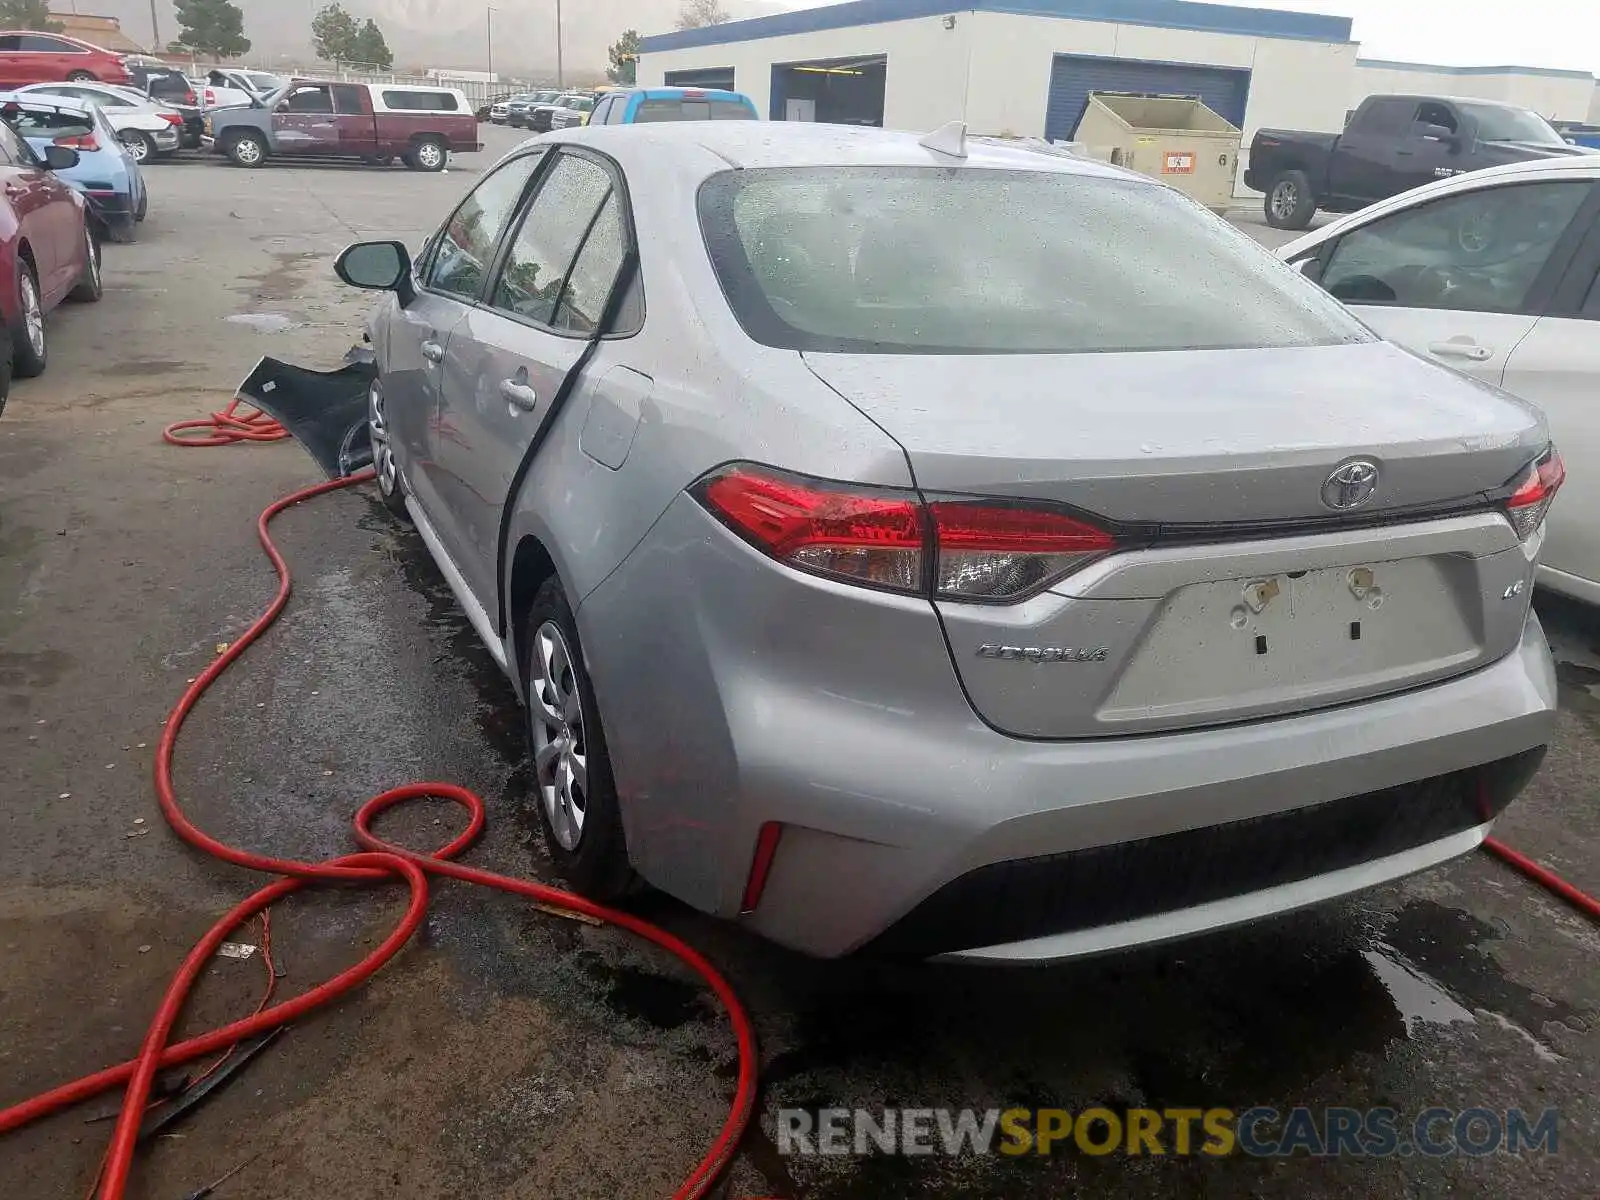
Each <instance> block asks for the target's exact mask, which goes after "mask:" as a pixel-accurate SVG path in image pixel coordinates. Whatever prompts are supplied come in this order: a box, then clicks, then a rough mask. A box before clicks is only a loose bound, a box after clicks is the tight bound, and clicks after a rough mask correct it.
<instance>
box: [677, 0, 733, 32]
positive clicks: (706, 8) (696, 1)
mask: <svg viewBox="0 0 1600 1200" xmlns="http://www.w3.org/2000/svg"><path fill="white" fill-rule="evenodd" d="M732 19H733V18H731V17H730V16H728V10H727V9H725V8H723V7H722V0H683V7H682V8H680V9H679V10H678V28H679V29H699V28H700V27H701V26H702V25H721V24H722V23H723V22H724V21H730V20H732Z"/></svg>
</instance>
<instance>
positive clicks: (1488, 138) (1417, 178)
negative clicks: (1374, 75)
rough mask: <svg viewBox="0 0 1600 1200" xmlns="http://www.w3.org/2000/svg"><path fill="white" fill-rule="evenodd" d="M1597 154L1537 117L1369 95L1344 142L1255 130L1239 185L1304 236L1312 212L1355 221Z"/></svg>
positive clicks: (1509, 107)
mask: <svg viewBox="0 0 1600 1200" xmlns="http://www.w3.org/2000/svg"><path fill="white" fill-rule="evenodd" d="M1592 153H1595V151H1593V150H1590V149H1588V148H1586V147H1583V146H1574V145H1572V144H1571V143H1569V142H1567V141H1566V140H1565V139H1564V138H1563V137H1562V136H1561V135H1560V134H1559V133H1557V132H1556V131H1555V129H1554V128H1553V127H1552V126H1551V125H1550V123H1549V122H1548V121H1546V120H1545V119H1544V118H1543V117H1541V116H1540V115H1539V114H1538V113H1536V112H1532V111H1531V110H1529V109H1526V108H1518V107H1517V106H1516V105H1513V104H1498V103H1496V102H1494V101H1492V100H1458V99H1454V98H1452V97H1448V96H1368V97H1367V98H1366V99H1365V100H1363V101H1362V102H1361V105H1360V107H1358V108H1357V109H1356V110H1355V111H1354V112H1353V113H1351V114H1350V116H1349V118H1348V119H1347V120H1346V121H1345V127H1344V132H1343V133H1308V132H1305V131H1303V130H1299V129H1262V130H1259V131H1257V133H1256V136H1255V139H1254V140H1253V141H1252V142H1251V143H1250V166H1249V168H1248V169H1247V170H1246V171H1245V173H1244V181H1245V184H1246V186H1248V187H1251V188H1254V189H1255V190H1256V191H1258V192H1265V193H1266V197H1267V198H1266V212H1267V224H1269V225H1272V226H1273V227H1275V228H1277V229H1304V228H1305V227H1306V226H1308V225H1310V224H1311V218H1312V217H1313V216H1315V215H1316V212H1317V210H1318V209H1319V208H1320V209H1323V210H1324V211H1326V212H1354V211H1355V210H1356V209H1358V208H1364V207H1365V206H1366V205H1368V204H1371V203H1373V202H1374V201H1377V200H1383V199H1386V198H1387V197H1389V196H1394V195H1398V194H1399V193H1400V192H1405V191H1410V190H1411V189H1412V188H1414V187H1420V186H1421V185H1422V184H1424V183H1432V182H1433V181H1434V180H1435V179H1442V178H1444V177H1445V176H1447V175H1460V174H1462V173H1463V172H1466V171H1476V170H1479V169H1481V168H1483V167H1497V166H1500V165H1501V164H1503V163H1513V162H1526V161H1528V160H1529V159H1535V158H1554V157H1556V156H1558V155H1567V154H1592Z"/></svg>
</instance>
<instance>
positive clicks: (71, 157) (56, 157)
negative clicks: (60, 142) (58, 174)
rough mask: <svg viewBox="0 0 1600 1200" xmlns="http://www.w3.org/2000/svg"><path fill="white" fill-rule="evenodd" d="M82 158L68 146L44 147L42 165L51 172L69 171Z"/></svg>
mask: <svg viewBox="0 0 1600 1200" xmlns="http://www.w3.org/2000/svg"><path fill="white" fill-rule="evenodd" d="M81 157H82V156H81V155H79V153H78V152H77V151H76V150H74V149H72V148H71V147H69V146H46V147H45V148H44V165H45V166H46V167H48V168H49V169H50V170H52V171H70V170H72V168H73V167H75V166H77V165H78V162H79V160H80V158H81Z"/></svg>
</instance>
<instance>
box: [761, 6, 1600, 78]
mask: <svg viewBox="0 0 1600 1200" xmlns="http://www.w3.org/2000/svg"><path fill="white" fill-rule="evenodd" d="M778 2H779V3H781V4H783V5H784V6H785V7H788V8H815V7H818V6H819V5H818V4H817V3H816V2H814V0H813V2H809V3H808V2H807V0H778ZM1226 2H1229V3H1233V4H1236V5H1240V6H1243V7H1246V8H1282V9H1289V10H1292V11H1294V12H1314V13H1323V14H1326V15H1327V16H1334V17H1351V18H1353V19H1354V20H1355V29H1354V30H1353V31H1352V32H1351V36H1352V37H1353V38H1354V39H1355V40H1356V41H1358V42H1360V43H1361V54H1362V56H1363V57H1364V58H1389V59H1399V60H1401V61H1403V62H1421V63H1438V64H1442V65H1444V66H1451V67H1501V66H1517V67H1562V68H1565V69H1566V70H1570V71H1588V72H1591V73H1593V74H1600V0H1226Z"/></svg>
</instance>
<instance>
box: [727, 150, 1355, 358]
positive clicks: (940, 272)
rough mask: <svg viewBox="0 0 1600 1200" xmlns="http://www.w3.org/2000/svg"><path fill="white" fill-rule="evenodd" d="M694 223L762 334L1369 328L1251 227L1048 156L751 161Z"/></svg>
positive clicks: (1212, 342)
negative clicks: (967, 163)
mask: <svg viewBox="0 0 1600 1200" xmlns="http://www.w3.org/2000/svg"><path fill="white" fill-rule="evenodd" d="M699 208H700V225H701V230H702V232H703V233H704V236H705V239H706V245H707V248H708V249H709V251H710V255H711V260H712V263H713V265H714V267H715V269H716V272H717V276H718V278H719V279H720V280H721V283H722V287H723V290H724V292H725V294H726V295H727V297H728V302H729V304H730V305H731V306H732V308H733V310H734V313H735V315H736V316H737V317H738V319H739V322H740V323H741V324H742V325H743V326H744V329H745V331H746V332H747V333H748V334H749V335H750V336H751V337H752V338H754V339H755V340H756V341H758V342H762V343H764V344H766V345H769V346H779V347H784V348H788V349H794V350H822V351H827V350H834V351H840V352H847V353H878V354H930V353H969V354H987V353H1041V354H1052V353H1071V352H1082V351H1134V350H1195V349H1224V348H1244V347H1270V346H1322V345H1335V344H1340V343H1346V342H1362V341H1371V340H1373V335H1372V334H1371V333H1369V332H1368V331H1367V330H1366V328H1365V327H1364V326H1363V325H1361V324H1360V323H1359V322H1357V321H1356V320H1355V318H1354V317H1352V316H1350V315H1349V314H1348V313H1347V312H1345V311H1344V309H1343V308H1342V307H1340V305H1339V304H1338V303H1337V302H1336V301H1334V300H1333V299H1332V298H1330V297H1329V296H1328V295H1327V294H1326V293H1325V292H1323V291H1322V290H1321V289H1320V288H1318V287H1316V286H1315V285H1314V284H1312V283H1310V282H1309V281H1307V280H1306V279H1304V278H1303V277H1302V276H1300V275H1299V274H1298V273H1297V272H1296V271H1295V270H1294V269H1293V268H1291V267H1288V266H1286V265H1284V264H1283V263H1281V262H1279V261H1278V260H1277V259H1276V258H1274V257H1273V256H1272V255H1271V254H1269V253H1268V252H1267V251H1266V250H1264V249H1262V248H1261V247H1260V246H1258V245H1256V244H1254V243H1253V242H1252V241H1251V240H1250V239H1249V237H1248V236H1247V235H1246V234H1243V233H1241V232H1239V231H1238V230H1236V229H1234V228H1233V227H1231V226H1230V225H1228V224H1227V223H1226V222H1225V221H1223V220H1221V219H1220V218H1217V217H1213V216H1212V215H1211V214H1210V213H1208V212H1206V211H1205V210H1204V209H1202V208H1201V207H1200V206H1199V205H1197V204H1195V203H1193V202H1192V201H1190V200H1187V199H1185V198H1184V197H1182V196H1180V195H1178V194H1177V193H1175V192H1172V191H1169V190H1167V189H1166V188H1162V187H1158V186H1156V185H1154V184H1146V183H1140V182H1137V181H1125V180H1119V179H1106V178H1103V177H1091V176H1082V175H1069V174H1065V173H1057V172H1045V171H1009V170H986V169H977V168H964V169H956V170H950V169H943V168H937V167H926V168H879V167H827V168H815V167H803V168H758V169H753V170H742V171H729V172H724V173H722V174H719V175H714V176H712V177H711V178H710V179H708V180H707V181H706V182H705V183H704V184H703V185H702V186H701V189H700V197H699Z"/></svg>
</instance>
